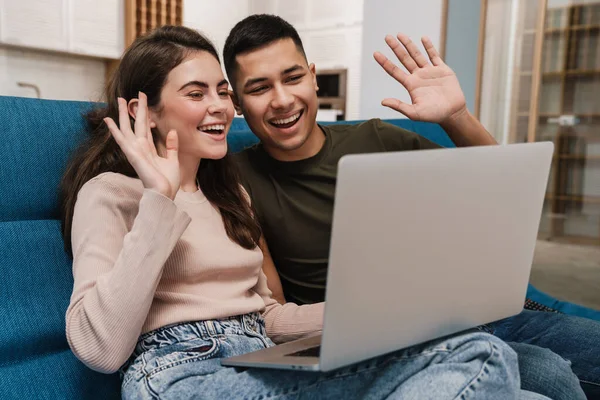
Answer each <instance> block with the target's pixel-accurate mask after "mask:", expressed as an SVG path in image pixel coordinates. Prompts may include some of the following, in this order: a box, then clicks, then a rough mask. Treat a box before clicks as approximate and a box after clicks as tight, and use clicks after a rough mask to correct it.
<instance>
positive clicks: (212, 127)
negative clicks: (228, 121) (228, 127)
mask: <svg viewBox="0 0 600 400" xmlns="http://www.w3.org/2000/svg"><path fill="white" fill-rule="evenodd" d="M198 129H199V130H201V131H224V130H225V125H223V124H216V125H205V126H200V127H198Z"/></svg>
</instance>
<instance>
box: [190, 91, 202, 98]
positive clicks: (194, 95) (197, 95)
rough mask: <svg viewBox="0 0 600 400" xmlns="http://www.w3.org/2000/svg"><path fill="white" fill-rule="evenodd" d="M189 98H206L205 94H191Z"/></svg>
mask: <svg viewBox="0 0 600 400" xmlns="http://www.w3.org/2000/svg"><path fill="white" fill-rule="evenodd" d="M188 96H190V97H191V98H193V99H201V98H202V97H204V94H203V93H198V92H196V93H190V94H189V95H188Z"/></svg>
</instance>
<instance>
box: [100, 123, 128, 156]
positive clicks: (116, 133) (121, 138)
mask: <svg viewBox="0 0 600 400" xmlns="http://www.w3.org/2000/svg"><path fill="white" fill-rule="evenodd" d="M104 123H106V125H107V126H108V130H109V131H110V134H111V135H112V136H113V137H114V138H115V141H116V142H117V144H118V145H119V147H120V148H121V150H123V151H125V147H126V139H125V135H123V132H121V130H120V129H119V127H118V126H117V124H115V121H113V119H112V118H110V117H106V118H104Z"/></svg>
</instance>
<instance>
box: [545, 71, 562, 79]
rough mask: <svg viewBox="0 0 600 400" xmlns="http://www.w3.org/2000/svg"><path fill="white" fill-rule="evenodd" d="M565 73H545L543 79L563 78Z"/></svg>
mask: <svg viewBox="0 0 600 400" xmlns="http://www.w3.org/2000/svg"><path fill="white" fill-rule="evenodd" d="M563 75H565V73H564V72H563V71H553V72H543V73H542V78H562V77H563Z"/></svg>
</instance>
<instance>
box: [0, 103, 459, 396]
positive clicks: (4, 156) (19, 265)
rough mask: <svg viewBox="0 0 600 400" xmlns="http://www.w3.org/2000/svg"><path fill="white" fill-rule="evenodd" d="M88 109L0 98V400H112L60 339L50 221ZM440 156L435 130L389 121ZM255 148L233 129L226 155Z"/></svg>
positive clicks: (63, 282) (61, 288) (112, 389)
mask: <svg viewBox="0 0 600 400" xmlns="http://www.w3.org/2000/svg"><path fill="white" fill-rule="evenodd" d="M96 106H98V105H95V104H93V103H87V102H75V101H56V100H38V99H27V98H17V97H2V96H0V132H1V133H2V138H1V140H0V254H2V258H0V310H2V312H3V318H2V323H1V326H0V371H1V373H0V399H5V398H26V399H36V398H44V399H46V398H51V399H75V398H85V399H110V398H115V399H117V398H119V397H120V395H119V379H118V376H117V375H116V374H113V375H109V376H107V375H101V374H98V373H95V372H93V371H91V370H90V369H88V368H87V367H85V366H84V365H83V364H82V363H81V362H79V361H78V360H77V359H76V358H75V357H74V356H73V354H72V352H71V351H70V349H69V347H68V344H67V341H66V338H65V333H64V329H65V320H64V317H65V312H66V309H67V306H68V303H69V298H70V294H71V290H72V286H73V278H72V273H71V260H70V259H69V257H68V256H67V255H66V253H65V252H64V250H63V241H62V237H61V233H60V223H59V221H58V216H59V213H58V204H57V200H58V198H57V189H58V184H59V181H60V178H61V175H62V173H63V170H64V168H65V165H66V163H67V160H68V158H69V155H70V154H71V152H72V151H73V149H74V148H75V147H76V146H77V145H78V143H79V142H80V141H81V139H82V138H83V137H84V128H85V122H84V119H83V114H84V113H85V112H87V111H89V110H90V109H91V108H92V107H96ZM389 122H392V123H394V124H396V125H400V126H402V127H404V128H406V129H409V130H413V131H415V132H417V133H420V134H422V135H424V136H426V137H428V138H429V139H431V140H434V141H436V142H438V143H440V144H442V145H445V146H453V144H452V142H451V141H450V140H449V139H448V136H447V135H446V134H445V132H444V131H443V130H442V129H441V128H440V127H439V126H437V125H434V124H425V123H415V122H412V121H409V120H392V121H389ZM257 142H258V139H257V138H256V136H254V135H253V134H252V133H251V132H250V130H249V129H248V126H247V124H246V122H245V121H244V120H243V119H236V120H234V122H233V125H232V128H231V130H230V133H229V137H228V143H229V148H230V151H232V152H235V151H239V150H241V149H243V148H245V147H248V146H250V145H252V144H255V143H257Z"/></svg>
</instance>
